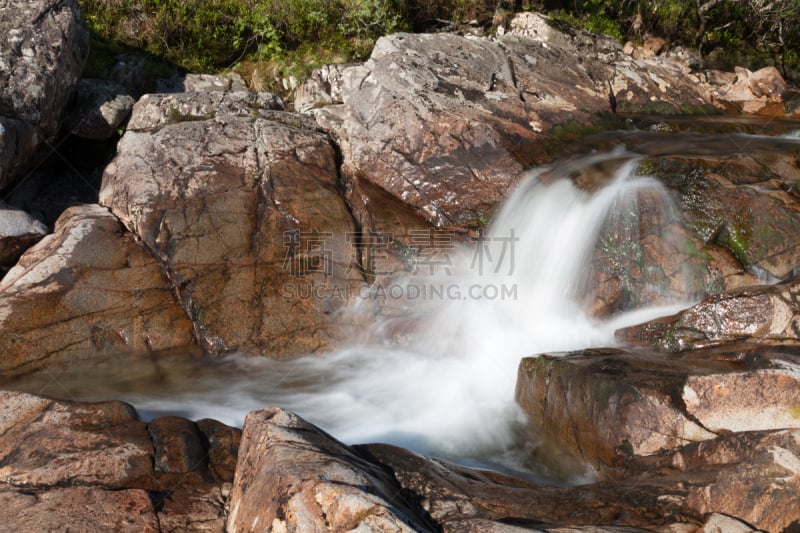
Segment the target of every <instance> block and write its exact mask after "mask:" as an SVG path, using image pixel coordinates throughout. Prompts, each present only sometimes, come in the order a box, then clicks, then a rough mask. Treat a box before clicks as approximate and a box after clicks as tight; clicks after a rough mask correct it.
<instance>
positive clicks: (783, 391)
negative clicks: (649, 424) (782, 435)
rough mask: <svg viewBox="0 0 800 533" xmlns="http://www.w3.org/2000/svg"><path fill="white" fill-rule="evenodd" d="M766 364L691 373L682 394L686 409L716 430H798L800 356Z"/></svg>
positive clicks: (705, 424)
mask: <svg viewBox="0 0 800 533" xmlns="http://www.w3.org/2000/svg"><path fill="white" fill-rule="evenodd" d="M769 363H771V364H770V365H769V366H767V368H758V369H754V370H749V371H748V372H733V373H729V374H710V375H703V376H690V377H689V378H688V379H687V380H686V384H685V385H684V386H683V393H682V398H683V402H684V404H685V405H686V411H687V412H688V413H689V414H690V415H691V416H693V417H694V418H695V420H697V421H698V422H699V423H700V424H702V425H703V427H706V428H708V429H709V430H711V431H714V432H715V433H720V432H723V431H736V432H741V431H758V430H768V429H776V428H799V429H800V412H798V407H800V359H795V360H794V361H785V360H784V361H781V360H777V361H774V362H772V361H770V362H769ZM765 392H768V393H769V402H765V401H764V393H765Z"/></svg>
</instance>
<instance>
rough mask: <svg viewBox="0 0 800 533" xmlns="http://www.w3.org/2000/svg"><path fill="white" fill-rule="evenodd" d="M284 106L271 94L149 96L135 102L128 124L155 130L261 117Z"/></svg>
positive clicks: (220, 92) (133, 127)
mask: <svg viewBox="0 0 800 533" xmlns="http://www.w3.org/2000/svg"><path fill="white" fill-rule="evenodd" d="M282 108H283V104H282V102H281V100H280V98H278V97H277V96H275V95H274V94H271V93H251V92H243V91H237V92H222V91H209V92H198V93H176V94H146V95H144V96H142V97H141V98H140V99H139V101H138V102H137V103H136V113H135V114H134V115H133V117H131V120H130V122H128V128H127V129H128V130H129V131H142V130H148V129H154V128H158V127H161V126H165V125H168V124H177V123H180V122H188V121H192V120H197V121H203V120H210V119H212V118H214V117H217V116H240V117H253V116H259V115H260V113H261V111H262V110H264V111H267V110H275V109H277V110H280V109H282Z"/></svg>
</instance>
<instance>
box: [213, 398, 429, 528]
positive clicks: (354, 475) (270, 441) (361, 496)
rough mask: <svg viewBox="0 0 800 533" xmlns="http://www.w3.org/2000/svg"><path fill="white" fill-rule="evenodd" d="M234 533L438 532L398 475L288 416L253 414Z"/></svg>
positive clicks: (239, 473) (243, 451)
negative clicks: (405, 496)
mask: <svg viewBox="0 0 800 533" xmlns="http://www.w3.org/2000/svg"><path fill="white" fill-rule="evenodd" d="M229 507H230V514H229V516H228V522H227V531H228V532H229V533H230V532H235V531H255V530H260V529H263V528H272V530H273V531H315V530H335V531H351V530H358V531H393V532H409V533H410V532H416V531H419V532H422V531H433V530H435V528H434V526H433V524H431V523H430V522H428V521H426V520H425V519H424V518H422V517H420V516H417V514H416V511H417V510H416V509H412V508H409V506H408V504H407V503H406V502H404V501H403V500H402V490H401V488H400V487H399V486H398V485H397V482H396V480H395V479H394V477H392V474H391V471H390V470H388V469H386V468H382V467H380V466H378V465H374V464H371V463H370V462H369V461H368V460H367V459H365V458H364V457H362V456H360V455H359V454H358V453H357V452H355V451H353V450H352V449H350V448H348V447H347V446H345V445H343V444H341V443H339V442H337V441H335V440H334V439H333V438H332V437H330V436H329V435H327V434H326V433H324V432H322V431H321V430H319V429H317V428H315V427H314V426H312V425H311V424H309V423H307V422H306V421H304V420H303V419H301V418H300V417H298V416H296V415H294V414H292V413H289V412H287V411H283V410H280V409H266V410H263V411H254V412H251V413H250V414H248V415H247V418H246V419H245V423H244V430H243V434H242V445H241V448H240V453H239V461H238V465H237V468H236V478H235V480H234V482H233V490H232V492H231V497H230V502H229Z"/></svg>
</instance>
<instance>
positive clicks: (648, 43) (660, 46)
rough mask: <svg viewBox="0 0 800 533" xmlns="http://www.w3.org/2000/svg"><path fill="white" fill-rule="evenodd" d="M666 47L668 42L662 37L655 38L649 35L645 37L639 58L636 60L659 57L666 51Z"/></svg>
mask: <svg viewBox="0 0 800 533" xmlns="http://www.w3.org/2000/svg"><path fill="white" fill-rule="evenodd" d="M666 45H667V41H665V40H664V39H662V38H661V37H653V36H652V35H648V36H647V37H645V39H644V42H643V43H642V47H641V49H640V53H639V55H638V57H635V59H647V58H649V57H653V56H657V55H659V54H660V53H661V52H662V51H663V50H664V48H665V47H666Z"/></svg>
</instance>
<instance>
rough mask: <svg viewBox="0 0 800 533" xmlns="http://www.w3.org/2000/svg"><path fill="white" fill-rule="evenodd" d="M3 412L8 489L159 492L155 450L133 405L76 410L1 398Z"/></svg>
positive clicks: (1, 443)
mask: <svg viewBox="0 0 800 533" xmlns="http://www.w3.org/2000/svg"><path fill="white" fill-rule="evenodd" d="M0 412H1V413H2V416H1V417H0V421H2V426H1V427H0V435H2V438H0V457H2V461H1V462H0V464H2V466H1V467H0V479H2V482H3V484H4V485H5V487H8V486H11V487H19V488H46V487H58V486H67V485H73V484H74V485H96V486H101V487H104V488H109V489H121V488H140V489H152V488H154V487H155V486H156V485H155V477H154V471H153V460H152V458H153V444H152V442H151V441H150V439H149V438H148V435H147V429H146V426H145V424H144V423H143V422H142V421H141V420H140V419H139V416H138V415H137V413H136V411H135V410H134V409H133V408H132V407H131V406H130V405H127V404H124V403H122V402H104V403H95V404H73V403H70V402H58V401H55V400H50V399H47V398H42V397H39V396H34V395H30V394H23V393H16V392H0Z"/></svg>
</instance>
